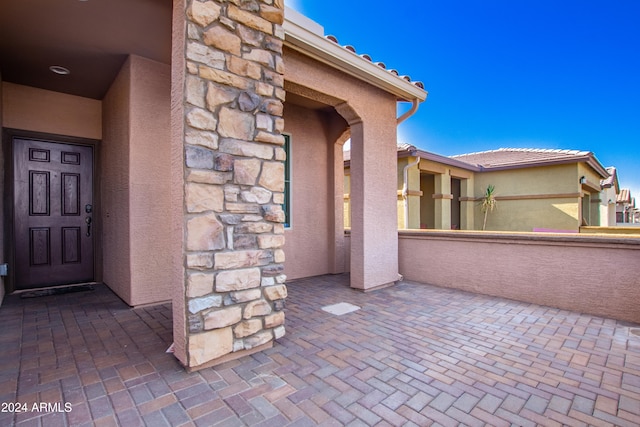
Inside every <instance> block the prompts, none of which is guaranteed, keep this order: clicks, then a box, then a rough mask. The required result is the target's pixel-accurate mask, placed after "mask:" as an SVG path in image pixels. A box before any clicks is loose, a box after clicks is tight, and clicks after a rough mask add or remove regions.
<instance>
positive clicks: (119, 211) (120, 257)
mask: <svg viewBox="0 0 640 427" xmlns="http://www.w3.org/2000/svg"><path fill="white" fill-rule="evenodd" d="M130 81H131V63H130V62H129V61H127V62H126V63H125V64H124V66H123V68H122V70H120V73H119V74H118V76H117V77H116V79H115V80H114V82H113V84H112V85H111V87H110V88H109V91H108V92H107V94H106V95H105V97H104V99H103V113H104V116H103V123H104V130H103V140H102V144H101V156H100V161H101V165H100V169H101V173H102V177H101V201H102V212H101V217H102V230H103V232H102V245H103V280H104V282H105V283H106V284H107V285H108V286H109V287H110V288H111V289H113V291H114V292H115V293H117V294H118V296H120V298H122V299H123V300H124V301H125V302H127V303H128V304H131V303H132V300H131V242H130V240H129V235H130V229H129V227H130V224H129V217H130V207H129V199H130V192H129V191H130V189H129V173H130V171H129V164H130V159H129V157H130V154H129V144H130V139H131V134H130V129H129V123H130V121H131V117H130V109H129V105H130V104H131V87H130Z"/></svg>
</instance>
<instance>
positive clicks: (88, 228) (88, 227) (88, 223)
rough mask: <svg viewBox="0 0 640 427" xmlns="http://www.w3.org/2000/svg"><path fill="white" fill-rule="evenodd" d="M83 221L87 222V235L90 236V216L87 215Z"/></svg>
mask: <svg viewBox="0 0 640 427" xmlns="http://www.w3.org/2000/svg"><path fill="white" fill-rule="evenodd" d="M84 222H86V223H87V237H91V217H90V216H88V217H86V218H85V219H84Z"/></svg>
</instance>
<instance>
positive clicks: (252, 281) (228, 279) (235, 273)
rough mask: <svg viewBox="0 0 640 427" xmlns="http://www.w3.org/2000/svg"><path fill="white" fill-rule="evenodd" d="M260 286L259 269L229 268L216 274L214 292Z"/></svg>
mask: <svg viewBox="0 0 640 427" xmlns="http://www.w3.org/2000/svg"><path fill="white" fill-rule="evenodd" d="M259 286H260V269H259V268H247V269H243V270H229V271H223V272H220V273H218V275H217V276H216V285H215V289H216V292H230V291H240V290H244V289H251V288H257V287H259Z"/></svg>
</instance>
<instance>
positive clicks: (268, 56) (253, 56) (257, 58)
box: [242, 49, 275, 69]
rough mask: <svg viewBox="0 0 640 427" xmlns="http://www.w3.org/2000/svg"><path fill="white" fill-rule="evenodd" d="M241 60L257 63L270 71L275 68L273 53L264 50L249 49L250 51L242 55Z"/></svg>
mask: <svg viewBox="0 0 640 427" xmlns="http://www.w3.org/2000/svg"><path fill="white" fill-rule="evenodd" d="M242 58H243V59H246V60H249V61H253V62H257V63H259V64H262V65H264V66H265V67H269V68H272V69H273V68H274V66H275V59H274V57H273V53H272V52H269V51H268V50H264V49H251V51H249V52H245V53H243V54H242Z"/></svg>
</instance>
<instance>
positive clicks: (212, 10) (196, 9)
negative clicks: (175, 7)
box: [187, 1, 221, 27]
mask: <svg viewBox="0 0 640 427" xmlns="http://www.w3.org/2000/svg"><path fill="white" fill-rule="evenodd" d="M220 9H221V8H220V6H218V5H217V4H216V3H214V2H212V1H206V2H199V1H193V2H191V5H190V6H189V8H188V9H187V16H189V18H190V19H191V20H192V21H193V22H195V23H196V24H198V25H200V26H201V27H206V26H208V25H210V24H211V23H212V22H214V21H215V20H216V19H218V17H220Z"/></svg>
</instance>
